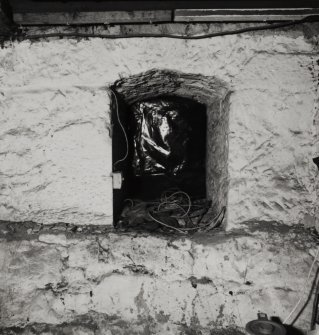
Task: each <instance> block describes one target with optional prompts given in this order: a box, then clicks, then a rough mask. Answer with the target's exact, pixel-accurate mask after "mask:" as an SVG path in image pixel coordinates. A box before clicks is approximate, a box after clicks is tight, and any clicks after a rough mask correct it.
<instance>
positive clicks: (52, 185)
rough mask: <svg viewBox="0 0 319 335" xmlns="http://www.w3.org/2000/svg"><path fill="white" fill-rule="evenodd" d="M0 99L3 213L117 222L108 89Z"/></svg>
mask: <svg viewBox="0 0 319 335" xmlns="http://www.w3.org/2000/svg"><path fill="white" fill-rule="evenodd" d="M0 104H1V107H2V109H3V110H4V111H5V112H3V113H1V114H0V123H1V130H0V142H1V152H0V189H1V192H0V218H1V219H2V220H10V221H28V220H30V221H35V222H39V223H44V224H47V223H56V222H68V223H77V224H111V223H112V220H113V218H112V214H113V210H112V206H113V204H112V178H111V172H112V167H111V166H112V158H111V157H112V149H111V148H112V146H111V138H110V120H109V113H108V111H109V97H108V94H107V92H106V91H105V90H104V89H99V90H97V89H90V88H86V89H85V88H63V87H60V88H48V87H47V88H46V89H42V88H40V87H38V88H33V89H31V88H29V89H14V90H8V91H6V92H4V93H3V95H2V96H1V102H0Z"/></svg>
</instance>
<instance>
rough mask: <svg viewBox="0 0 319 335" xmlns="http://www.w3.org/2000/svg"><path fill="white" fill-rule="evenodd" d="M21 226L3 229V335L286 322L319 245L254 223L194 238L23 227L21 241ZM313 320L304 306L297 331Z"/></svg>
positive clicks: (189, 330) (177, 330) (199, 329)
mask: <svg viewBox="0 0 319 335" xmlns="http://www.w3.org/2000/svg"><path fill="white" fill-rule="evenodd" d="M23 226H24V225H23V224H18V223H17V224H14V225H13V224H8V225H5V224H2V225H0V228H1V229H0V235H1V239H0V255H1V259H0V264H1V268H2V271H1V274H0V287H1V290H0V300H1V310H0V325H1V327H2V328H1V333H2V334H7V333H8V334H17V333H19V332H18V331H19V329H20V331H21V332H20V333H23V334H30V333H28V331H30V329H33V333H31V334H43V332H42V331H43V329H47V332H46V333H45V334H61V333H62V329H63V327H69V328H67V329H68V331H66V334H73V333H74V334H78V331H79V330H78V329H79V327H80V329H82V328H83V329H82V330H81V331H83V334H94V335H99V334H105V333H106V331H109V332H110V334H202V335H206V334H207V335H208V334H211V331H212V330H218V329H224V331H227V329H230V330H231V329H233V330H235V333H237V334H238V333H239V332H240V331H241V332H243V331H244V326H245V324H246V323H247V322H248V321H249V320H252V319H255V318H256V314H257V312H259V311H263V312H265V313H267V314H268V315H269V316H277V317H279V318H281V319H283V318H285V317H286V316H287V315H288V314H289V312H290V310H291V309H292V306H293V305H294V304H295V303H296V301H297V300H298V297H299V293H300V290H301V288H302V287H303V285H304V282H305V277H306V276H307V273H308V271H309V267H310V264H311V262H312V256H311V255H313V254H314V249H315V245H316V238H314V237H313V236H311V235H310V234H309V232H308V231H305V230H303V229H301V228H289V227H288V226H281V225H278V224H275V223H273V229H272V230H269V229H268V223H260V222H259V223H258V222H255V223H254V224H251V225H244V227H245V229H241V230H233V232H232V233H224V232H218V233H215V234H214V235H207V234H206V235H197V236H194V237H193V238H192V239H185V238H180V237H176V236H175V237H174V236H166V237H165V236H160V235H158V236H146V235H139V236H138V235H136V234H134V233H126V234H123V233H114V232H111V231H100V232H99V228H97V227H98V226H96V227H95V228H93V229H92V230H91V233H90V234H83V233H74V231H75V230H74V227H71V226H66V225H64V226H61V225H60V227H57V228H55V227H54V226H53V227H52V226H49V227H48V228H45V227H43V228H42V229H41V230H40V232H39V233H36V232H35V231H36V229H34V228H32V225H29V226H28V227H26V228H25V229H27V231H28V233H27V234H26V237H27V238H25V239H23V240H21V238H16V236H17V234H18V233H19V231H20V230H21V229H22V228H23ZM30 227H31V228H30ZM4 269H5V271H3V270H4ZM315 271H316V269H314V270H313V272H312V274H311V278H313V276H314V275H315ZM309 289H310V288H308V289H307V290H306V294H305V296H304V298H303V301H305V300H306V296H307V294H308V293H309ZM310 315H311V304H308V306H307V308H306V309H305V310H304V311H303V313H302V314H301V316H300V318H299V319H298V321H297V323H296V324H295V326H297V327H298V328H300V329H301V330H306V329H308V328H309V322H310ZM81 327H82V328H81ZM10 331H11V333H10ZM59 332H60V333H59ZM20 333H19V334H20Z"/></svg>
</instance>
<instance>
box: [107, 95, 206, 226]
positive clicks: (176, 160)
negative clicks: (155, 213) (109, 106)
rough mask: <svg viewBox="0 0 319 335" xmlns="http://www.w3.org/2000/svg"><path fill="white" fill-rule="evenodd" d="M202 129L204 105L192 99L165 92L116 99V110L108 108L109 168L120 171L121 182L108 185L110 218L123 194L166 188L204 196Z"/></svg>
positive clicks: (151, 193)
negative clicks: (110, 116) (111, 204)
mask: <svg viewBox="0 0 319 335" xmlns="http://www.w3.org/2000/svg"><path fill="white" fill-rule="evenodd" d="M118 100H119V99H118ZM117 112H118V115H117ZM118 116H119V118H120V121H121V123H122V125H123V127H124V129H125V132H126V135H127V139H128V148H127V145H126V141H125V137H124V134H123V129H122V128H121V125H120V124H119V120H118ZM206 133H207V116H206V106H205V105H204V104H201V103H199V102H196V101H194V100H192V99H189V98H185V97H177V96H169V95H167V96H160V97H156V98H152V99H147V100H142V101H138V102H135V103H133V104H131V105H130V106H128V105H125V103H123V102H121V101H118V110H116V109H115V108H113V162H114V163H115V166H114V167H113V169H114V171H121V172H122V174H123V178H124V181H123V185H122V188H121V189H120V190H114V218H115V221H117V220H118V218H119V215H120V214H121V211H122V209H123V207H124V201H125V199H141V200H144V201H150V200H155V199H159V198H160V197H161V195H162V194H163V192H165V191H167V190H172V189H178V190H181V191H183V192H186V193H187V194H188V195H189V196H190V197H191V198H192V199H200V198H206V147H207V145H206ZM127 150H128V154H127V157H126V159H125V160H123V161H121V159H122V158H123V157H125V153H126V151H127ZM117 162H118V163H117Z"/></svg>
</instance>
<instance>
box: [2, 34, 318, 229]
mask: <svg viewBox="0 0 319 335" xmlns="http://www.w3.org/2000/svg"><path fill="white" fill-rule="evenodd" d="M318 59H319V57H318V48H317V47H316V46H315V43H311V40H310V39H307V38H306V37H305V36H304V34H303V31H302V29H301V28H300V29H295V30H288V31H278V30H276V31H263V32H256V33H246V34H241V35H234V36H224V37H216V38H210V39H204V40H196V41H191V40H187V41H185V40H174V39H167V38H162V39H152V38H134V39H120V40H105V39H104V40H102V39H98V38H96V39H82V40H75V39H69V40H68V39H50V40H41V41H34V42H32V43H31V42H30V41H23V42H14V43H12V44H7V46H6V48H4V49H2V50H1V51H0V64H1V73H0V87H1V96H0V97H1V105H0V106H1V107H0V108H1V109H0V124H1V127H0V147H1V156H0V159H1V164H0V173H1V179H0V183H1V194H0V217H1V219H6V220H9V219H10V220H16V221H19V220H34V221H37V222H42V221H43V222H45V223H50V222H54V221H65V222H68V221H77V222H78V223H81V224H90V223H109V222H110V220H109V218H110V215H111V214H112V213H111V205H110V203H111V199H110V194H111V190H110V187H111V186H110V185H111V179H110V172H111V162H110V160H111V155H110V151H111V141H110V137H109V131H108V128H109V124H108V111H107V108H108V107H107V106H108V97H107V93H106V92H104V91H103V90H101V88H103V87H105V85H109V84H112V83H114V81H116V80H117V79H119V78H120V77H121V76H122V77H123V76H130V75H132V74H138V73H141V72H143V71H147V70H149V69H152V68H159V69H170V70H177V71H182V72H186V73H198V74H204V75H206V76H215V77H217V78H219V79H221V80H223V81H225V82H226V83H228V84H229V85H230V87H231V89H232V91H233V93H232V95H231V97H230V103H231V106H230V120H229V122H230V130H229V175H230V191H229V201H228V227H229V228H231V227H233V226H236V225H237V224H239V223H240V222H242V221H246V220H250V219H262V220H276V221H281V222H283V223H285V224H295V223H299V222H304V221H305V220H306V221H307V222H308V223H313V222H314V216H315V213H314V206H315V203H316V191H315V190H316V187H317V184H318V179H317V180H316V179H315V175H316V169H315V166H314V165H313V164H312V162H311V159H312V157H313V156H314V152H315V151H316V148H315V145H318V143H315V128H314V118H315V115H317V109H316V105H317V95H318V91H317V90H318V82H317V77H318ZM52 135H53V137H52ZM317 151H319V150H317ZM216 159H218V158H216ZM41 171H42V172H41ZM88 199H89V200H88Z"/></svg>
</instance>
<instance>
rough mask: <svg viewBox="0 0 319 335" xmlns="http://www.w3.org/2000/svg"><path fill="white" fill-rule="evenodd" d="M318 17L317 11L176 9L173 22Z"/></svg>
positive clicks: (308, 9) (309, 9)
mask: <svg viewBox="0 0 319 335" xmlns="http://www.w3.org/2000/svg"><path fill="white" fill-rule="evenodd" d="M310 15H319V9H313V8H306V9H224V10H220V9H176V10H175V15H174V21H175V22H221V21H223V22H253V21H256V22H257V21H258V22H261V21H291V20H301V19H303V18H305V17H306V16H310Z"/></svg>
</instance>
